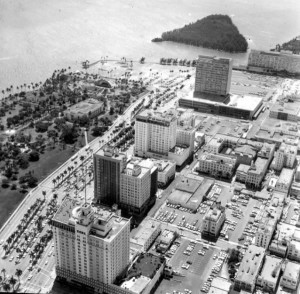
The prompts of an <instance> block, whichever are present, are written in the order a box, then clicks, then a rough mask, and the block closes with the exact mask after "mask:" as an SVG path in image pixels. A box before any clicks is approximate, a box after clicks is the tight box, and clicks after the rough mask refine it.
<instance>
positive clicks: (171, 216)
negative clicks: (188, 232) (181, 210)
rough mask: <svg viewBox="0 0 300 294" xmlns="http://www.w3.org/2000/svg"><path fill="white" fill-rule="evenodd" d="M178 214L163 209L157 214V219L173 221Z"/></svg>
mask: <svg viewBox="0 0 300 294" xmlns="http://www.w3.org/2000/svg"><path fill="white" fill-rule="evenodd" d="M177 216H178V214H177V213H175V212H174V211H170V212H169V211H162V212H161V213H160V214H159V215H158V216H157V218H156V219H157V220H159V221H163V222H166V223H171V224H172V223H173V222H174V221H175V220H176V218H177Z"/></svg>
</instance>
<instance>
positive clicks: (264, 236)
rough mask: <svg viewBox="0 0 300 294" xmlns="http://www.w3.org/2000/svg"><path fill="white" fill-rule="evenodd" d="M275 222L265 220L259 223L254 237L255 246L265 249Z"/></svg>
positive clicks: (269, 219) (270, 219) (271, 219)
mask: <svg viewBox="0 0 300 294" xmlns="http://www.w3.org/2000/svg"><path fill="white" fill-rule="evenodd" d="M276 223H277V220H275V219H273V218H269V217H268V218H265V219H264V220H263V221H261V222H260V224H259V226H258V230H257V232H256V236H255V245H256V246H259V247H263V248H265V249H267V248H268V247H269V244H270V242H271V239H272V236H273V233H274V230H275V228H276Z"/></svg>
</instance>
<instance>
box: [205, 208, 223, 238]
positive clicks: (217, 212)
mask: <svg viewBox="0 0 300 294" xmlns="http://www.w3.org/2000/svg"><path fill="white" fill-rule="evenodd" d="M225 219H226V215H225V208H224V207H223V206H221V204H220V202H218V203H217V204H216V205H215V206H214V207H211V208H210V209H209V210H208V211H207V212H206V214H205V215H204V218H203V223H202V231H201V234H202V237H203V238H207V239H212V240H216V239H217V238H218V236H219V234H220V231H221V229H222V226H223V224H224V222H225Z"/></svg>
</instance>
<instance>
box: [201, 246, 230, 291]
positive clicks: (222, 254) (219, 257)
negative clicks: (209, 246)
mask: <svg viewBox="0 0 300 294" xmlns="http://www.w3.org/2000/svg"><path fill="white" fill-rule="evenodd" d="M227 257H228V253H227V252H225V251H223V250H222V251H220V253H219V255H217V254H215V255H214V257H213V259H215V260H216V262H215V264H214V266H213V268H212V270H211V274H210V276H209V277H208V278H207V280H206V281H205V282H204V284H203V286H202V288H201V292H204V293H208V292H209V289H210V286H211V282H212V280H213V279H214V278H215V277H216V276H217V274H218V273H219V272H220V270H221V268H222V266H223V263H224V262H225V260H226V258H227Z"/></svg>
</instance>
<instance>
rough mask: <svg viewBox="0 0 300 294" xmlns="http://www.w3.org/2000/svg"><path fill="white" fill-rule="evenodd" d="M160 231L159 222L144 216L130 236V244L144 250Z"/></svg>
mask: <svg viewBox="0 0 300 294" xmlns="http://www.w3.org/2000/svg"><path fill="white" fill-rule="evenodd" d="M160 232H161V224H160V222H158V221H156V220H154V219H151V218H149V217H146V218H145V219H144V220H143V221H142V222H141V223H140V224H139V226H138V230H137V231H136V232H135V233H134V235H133V236H132V237H131V238H130V245H131V244H135V245H138V246H140V247H141V250H142V251H144V252H146V251H147V250H148V249H149V247H150V246H151V245H152V243H153V242H154V240H155V239H156V238H157V237H158V235H159V234H160Z"/></svg>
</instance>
